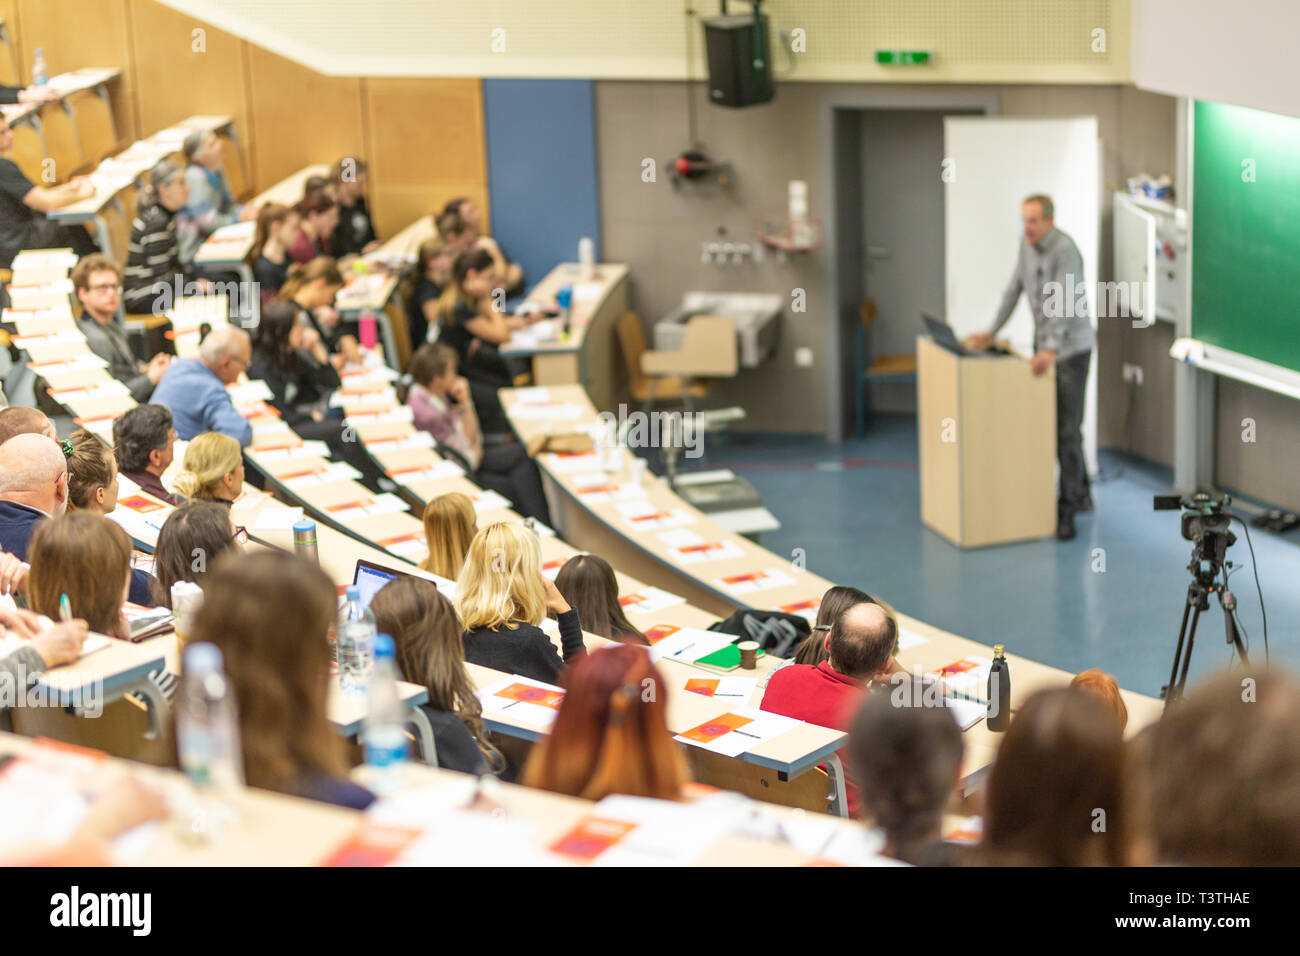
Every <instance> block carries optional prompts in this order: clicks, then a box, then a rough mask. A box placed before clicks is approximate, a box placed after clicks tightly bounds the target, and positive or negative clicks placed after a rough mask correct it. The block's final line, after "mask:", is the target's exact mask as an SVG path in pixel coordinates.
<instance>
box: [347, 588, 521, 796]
mask: <svg viewBox="0 0 1300 956" xmlns="http://www.w3.org/2000/svg"><path fill="white" fill-rule="evenodd" d="M370 610H371V611H372V612H373V613H374V615H375V626H376V628H377V629H378V631H379V633H381V634H390V635H392V638H393V642H394V643H395V644H396V647H397V666H398V669H399V670H400V671H401V674H402V678H403V679H404V680H408V681H410V682H412V683H414V684H423V685H424V686H425V687H426V688H428V691H429V702H428V703H427V704H425V705H423V706H424V709H425V711H426V713H427V714H428V716H429V718H430V723H432V724H433V735H434V742H435V744H436V745H437V751H438V766H439V767H446V768H447V769H449V770H459V771H461V772H463V773H489V772H492V773H495V772H497V771H499V770H501V769H502V768H503V767H504V766H505V759H504V758H503V757H502V756H501V752H500V751H499V750H497V749H496V747H494V746H492V744H491V742H490V741H489V740H488V739H487V731H485V730H484V729H483V720H482V714H483V706H482V704H480V703H479V699H478V698H477V697H476V696H475V695H474V685H473V684H472V683H471V682H470V679H469V674H468V673H467V672H466V670H465V649H464V647H463V646H462V644H461V639H460V622H459V621H458V620H457V619H456V611H455V609H454V608H452V606H451V602H450V601H448V600H447V599H446V598H445V597H443V596H442V594H440V593H439V592H438V589H437V588H436V587H435V586H434V585H433V583H432V582H430V581H425V580H423V579H421V578H414V577H399V578H394V579H393V580H392V581H389V582H388V583H387V584H385V585H384V586H383V587H382V588H380V589H379V591H378V593H376V594H375V596H374V597H373V598H371V599H370Z"/></svg>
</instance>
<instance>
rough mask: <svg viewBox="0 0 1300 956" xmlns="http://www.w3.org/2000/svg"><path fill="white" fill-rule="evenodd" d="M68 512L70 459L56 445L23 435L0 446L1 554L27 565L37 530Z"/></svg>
mask: <svg viewBox="0 0 1300 956" xmlns="http://www.w3.org/2000/svg"><path fill="white" fill-rule="evenodd" d="M67 508H68V466H67V459H65V458H64V456H63V450H62V449H61V448H60V447H59V445H58V443H57V442H56V441H54V440H53V439H51V438H46V437H45V436H44V435H32V434H23V435H16V436H14V437H13V438H11V439H9V440H8V441H7V442H5V443H4V444H3V445H0V551H4V552H7V553H8V554H12V555H14V556H15V557H16V558H18V559H19V560H20V561H26V560H27V546H28V543H29V542H30V541H31V537H32V532H33V531H35V530H36V526H37V525H38V524H39V523H40V522H42V521H44V520H46V519H47V518H56V517H58V516H59V515H61V514H63V513H64V512H65V511H66V510H67Z"/></svg>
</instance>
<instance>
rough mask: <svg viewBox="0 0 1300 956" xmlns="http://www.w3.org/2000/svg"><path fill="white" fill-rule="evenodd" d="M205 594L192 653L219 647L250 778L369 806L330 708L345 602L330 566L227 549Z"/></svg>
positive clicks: (280, 788)
mask: <svg viewBox="0 0 1300 956" xmlns="http://www.w3.org/2000/svg"><path fill="white" fill-rule="evenodd" d="M203 592H204V596H203V604H202V606H201V608H200V609H199V612H198V614H197V615H195V621H194V626H193V630H192V633H191V634H190V635H189V641H188V642H187V645H186V655H187V656H188V655H190V654H193V653H195V647H194V645H195V644H204V643H207V644H214V645H216V647H217V649H218V650H220V651H221V654H222V658H223V665H224V668H225V673H226V679H227V681H228V682H229V686H230V688H231V690H232V691H233V693H234V698H235V700H236V701H238V702H239V706H238V708H237V711H238V714H239V736H240V746H241V750H242V753H243V757H244V779H245V780H246V781H247V783H248V785H249V786H250V787H260V788H262V789H265V790H275V791H278V792H280V793H287V794H292V795H293V796H297V797H305V798H307V799H309V800H317V801H320V802H323V803H333V804H337V805H339V806H344V807H351V808H354V809H358V810H360V809H364V808H365V807H367V806H369V805H370V804H371V803H372V802H373V801H374V795H373V794H372V793H370V791H368V790H366V789H364V788H363V787H359V786H357V785H356V784H354V783H352V782H350V781H349V780H348V779H347V769H348V765H347V760H346V758H345V754H344V743H343V738H342V737H341V736H340V735H339V734H338V732H337V731H336V730H335V729H334V727H333V726H332V725H331V724H330V722H329V717H328V716H327V712H326V704H327V701H328V700H329V686H330V682H331V680H332V678H331V677H330V646H329V631H330V627H331V626H332V625H333V623H334V616H335V613H336V610H337V606H338V602H337V596H336V595H335V593H334V585H333V584H331V583H330V579H329V578H328V577H326V576H325V572H323V571H321V570H320V568H318V567H316V566H315V565H312V564H309V563H307V562H305V561H303V560H302V559H300V558H297V557H295V556H294V555H292V554H289V553H288V552H284V551H259V552H257V553H255V554H248V555H244V554H240V555H233V554H227V555H225V556H224V557H223V559H222V560H220V561H218V562H216V563H215V565H214V566H213V567H212V568H211V569H210V574H209V575H208V578H207V579H206V580H205V581H204V584H203Z"/></svg>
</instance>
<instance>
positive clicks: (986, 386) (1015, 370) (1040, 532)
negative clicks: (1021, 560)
mask: <svg viewBox="0 0 1300 956" xmlns="http://www.w3.org/2000/svg"><path fill="white" fill-rule="evenodd" d="M916 359H917V361H916V365H917V382H916V389H917V419H916V420H917V429H918V430H919V432H920V434H919V436H918V437H919V441H918V445H919V448H920V455H921V522H922V523H923V524H924V525H925V526H926V527H927V528H929V529H930V530H932V531H935V532H937V533H939V534H941V535H943V536H944V537H945V538H947V539H948V540H949V541H951V542H952V543H953V544H955V545H958V546H959V547H963V548H978V547H982V546H984V545H990V544H1004V543H1006V542H1008V541H1025V540H1027V539H1030V538H1042V537H1046V536H1048V535H1051V534H1054V533H1055V532H1056V369H1055V367H1053V368H1052V369H1050V370H1049V371H1048V372H1047V373H1045V374H1044V375H1042V376H1040V377H1038V378H1035V377H1034V376H1033V373H1032V372H1030V369H1029V361H1028V360H1027V359H1022V358H1015V357H1004V358H997V357H992V356H990V357H972V358H963V357H961V356H959V355H954V354H953V353H952V352H949V351H947V350H946V349H943V348H941V347H939V346H938V345H935V344H934V342H933V341H931V340H930V339H929V338H926V337H922V338H919V339H918V340H917V346H916Z"/></svg>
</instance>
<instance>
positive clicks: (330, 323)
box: [279, 258, 360, 368]
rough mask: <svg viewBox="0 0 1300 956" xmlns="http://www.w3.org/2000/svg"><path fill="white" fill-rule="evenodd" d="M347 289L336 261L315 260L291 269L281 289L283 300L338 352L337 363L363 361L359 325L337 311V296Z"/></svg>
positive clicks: (329, 346)
mask: <svg viewBox="0 0 1300 956" xmlns="http://www.w3.org/2000/svg"><path fill="white" fill-rule="evenodd" d="M342 288H343V276H342V274H341V273H340V272H339V269H338V265H337V264H336V263H335V262H334V260H333V259H328V258H319V259H313V260H312V261H311V262H309V263H307V264H306V265H301V264H299V263H295V264H294V265H292V266H290V267H289V278H288V279H287V280H286V281H285V283H284V285H282V286H281V287H280V296H279V297H280V299H281V300H282V301H285V302H290V303H292V304H293V305H294V306H295V307H296V308H297V310H298V320H299V321H300V322H301V323H302V324H303V325H304V326H305V327H307V328H309V329H313V330H314V331H315V332H316V334H317V335H319V336H320V339H321V341H322V342H324V343H325V346H326V348H328V349H329V350H330V351H331V352H337V353H338V355H337V356H335V359H336V361H335V364H336V365H337V366H338V367H339V368H342V365H343V363H344V362H348V363H352V362H357V361H359V360H360V352H359V351H358V349H357V334H358V332H357V323H356V322H355V321H347V322H345V321H343V320H342V319H340V317H339V314H338V311H337V310H336V309H335V308H334V297H335V296H337V295H338V294H339V290H340V289H342Z"/></svg>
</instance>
